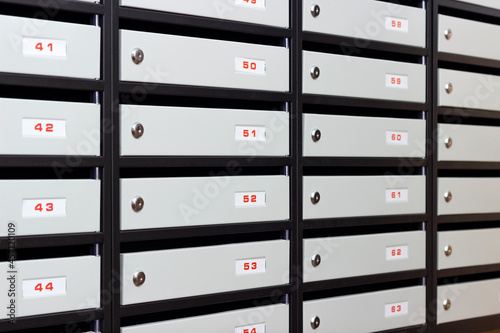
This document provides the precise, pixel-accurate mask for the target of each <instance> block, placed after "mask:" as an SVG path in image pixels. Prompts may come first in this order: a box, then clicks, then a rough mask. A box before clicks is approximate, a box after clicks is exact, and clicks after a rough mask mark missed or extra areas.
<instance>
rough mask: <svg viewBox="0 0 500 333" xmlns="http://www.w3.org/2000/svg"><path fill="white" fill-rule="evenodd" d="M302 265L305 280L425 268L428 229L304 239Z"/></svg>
mask: <svg viewBox="0 0 500 333" xmlns="http://www.w3.org/2000/svg"><path fill="white" fill-rule="evenodd" d="M353 263H356V264H355V265H353ZM303 267H304V281H305V282H310V281H320V280H329V279H338V278H344V277H352V276H361V275H370V274H381V273H389V272H398V271H407V270H412V269H424V268H425V231H412V232H395V233H385V234H374V235H360V236H342V237H328V238H312V239H305V240H304V266H303Z"/></svg>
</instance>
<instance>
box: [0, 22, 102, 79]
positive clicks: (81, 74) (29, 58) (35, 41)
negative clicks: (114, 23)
mask: <svg viewBox="0 0 500 333" xmlns="http://www.w3.org/2000/svg"><path fill="white" fill-rule="evenodd" d="M0 31H2V34H1V36H0V50H1V51H0V57H1V58H2V61H1V62H0V72H8V73H21V74H40V75H54V76H64V77H77V78H84V79H96V78H100V72H101V69H100V64H101V52H100V48H101V29H100V28H99V27H97V26H91V25H84V24H74V23H65V22H56V21H47V20H37V19H30V18H24V17H14V16H5V15H0Z"/></svg>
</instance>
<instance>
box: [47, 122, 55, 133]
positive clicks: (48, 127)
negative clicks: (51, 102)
mask: <svg viewBox="0 0 500 333" xmlns="http://www.w3.org/2000/svg"><path fill="white" fill-rule="evenodd" d="M45 132H54V124H47V126H46V127H45Z"/></svg>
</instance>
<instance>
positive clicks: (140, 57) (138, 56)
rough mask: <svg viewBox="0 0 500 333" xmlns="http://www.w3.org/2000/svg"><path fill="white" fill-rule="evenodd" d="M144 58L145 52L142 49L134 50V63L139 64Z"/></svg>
mask: <svg viewBox="0 0 500 333" xmlns="http://www.w3.org/2000/svg"><path fill="white" fill-rule="evenodd" d="M143 60H144V52H142V50H141V49H133V50H132V61H133V62H134V64H136V65H139V64H140V63H141V62H142V61H143Z"/></svg>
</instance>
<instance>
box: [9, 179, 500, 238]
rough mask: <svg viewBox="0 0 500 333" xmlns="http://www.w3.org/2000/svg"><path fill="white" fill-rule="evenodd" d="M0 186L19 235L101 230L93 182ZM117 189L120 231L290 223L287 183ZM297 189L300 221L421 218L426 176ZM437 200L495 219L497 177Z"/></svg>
mask: <svg viewBox="0 0 500 333" xmlns="http://www.w3.org/2000/svg"><path fill="white" fill-rule="evenodd" d="M0 185H1V186H0V199H1V200H0V202H1V203H2V205H1V210H0V217H1V218H2V221H6V222H5V224H6V223H7V222H9V221H10V222H14V223H16V224H18V228H17V229H18V230H17V235H19V236H21V235H41V234H61V233H75V232H94V231H99V230H100V181H99V180H0ZM120 186H121V192H120V206H121V207H120V215H121V217H120V225H121V229H122V230H134V229H135V230H137V229H150V228H168V227H187V226H200V225H215V224H229V223H247V222H259V221H264V222H265V221H285V220H288V219H289V201H290V197H289V192H290V188H289V177H287V176H234V177H229V176H228V177H201V178H200V177H192V178H140V179H121V180H120ZM303 187H304V193H303V218H304V219H305V220H308V219H325V218H342V217H354V216H387V215H405V214H424V213H425V207H426V203H425V202H426V193H425V192H426V191H425V176H404V177H402V176H306V177H304V179H303ZM438 193H440V194H442V195H440V196H439V198H438V215H455V214H481V213H499V208H498V207H499V198H500V178H439V179H438ZM82 197H85V198H86V201H85V203H86V204H85V205H82V203H81V198H82ZM6 230H7V228H3V230H2V231H0V236H7V231H6Z"/></svg>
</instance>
